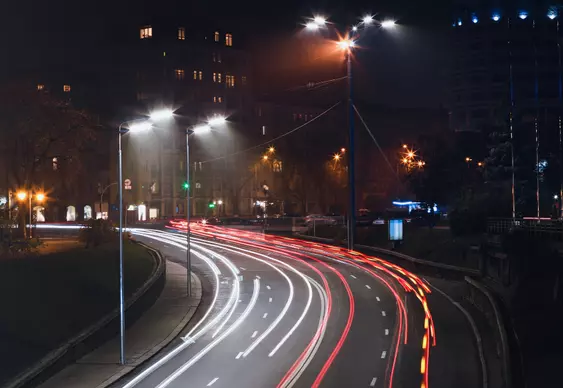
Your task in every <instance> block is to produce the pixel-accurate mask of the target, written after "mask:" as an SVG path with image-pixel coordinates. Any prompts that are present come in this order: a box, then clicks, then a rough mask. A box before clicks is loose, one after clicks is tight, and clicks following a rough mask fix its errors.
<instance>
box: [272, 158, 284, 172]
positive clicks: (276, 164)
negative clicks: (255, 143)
mask: <svg viewBox="0 0 563 388" xmlns="http://www.w3.org/2000/svg"><path fill="white" fill-rule="evenodd" d="M272 167H273V170H274V172H282V162H281V160H274V163H273V166H272Z"/></svg>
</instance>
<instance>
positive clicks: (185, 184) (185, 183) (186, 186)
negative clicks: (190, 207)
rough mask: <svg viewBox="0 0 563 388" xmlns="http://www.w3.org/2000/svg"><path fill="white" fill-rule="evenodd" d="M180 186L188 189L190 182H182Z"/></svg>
mask: <svg viewBox="0 0 563 388" xmlns="http://www.w3.org/2000/svg"><path fill="white" fill-rule="evenodd" d="M182 187H183V188H184V190H188V189H189V188H190V184H189V183H188V182H184V183H183V184H182Z"/></svg>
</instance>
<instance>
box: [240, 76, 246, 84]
mask: <svg viewBox="0 0 563 388" xmlns="http://www.w3.org/2000/svg"><path fill="white" fill-rule="evenodd" d="M240 80H241V81H242V84H243V85H246V76H245V75H243V76H242V77H241V79H240Z"/></svg>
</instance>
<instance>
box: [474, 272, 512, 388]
mask: <svg viewBox="0 0 563 388" xmlns="http://www.w3.org/2000/svg"><path fill="white" fill-rule="evenodd" d="M465 281H466V282H467V284H469V297H468V299H469V302H470V303H471V304H473V305H474V306H475V307H476V308H477V309H479V310H480V311H481V312H482V313H483V314H484V315H485V317H486V318H487V321H488V322H489V325H490V326H491V327H492V328H493V331H494V333H495V335H494V336H495V342H496V352H497V356H498V357H499V358H500V360H501V366H502V380H503V388H512V372H511V363H510V356H511V354H510V348H509V345H508V334H507V331H506V326H505V324H504V319H503V316H502V314H501V312H500V308H499V306H498V303H497V301H496V299H495V297H494V296H493V295H492V293H491V292H490V291H489V290H488V289H487V287H485V286H484V285H483V284H481V283H480V282H478V281H476V280H474V279H472V278H470V277H468V276H466V277H465Z"/></svg>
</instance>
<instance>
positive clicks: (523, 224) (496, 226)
mask: <svg viewBox="0 0 563 388" xmlns="http://www.w3.org/2000/svg"><path fill="white" fill-rule="evenodd" d="M513 230H522V231H526V232H528V233H530V234H533V235H542V236H546V237H556V236H557V237H559V238H563V221H561V220H550V219H543V218H540V219H537V218H527V217H526V218H516V219H514V220H513V219H512V218H489V219H487V232H489V233H490V234H494V235H499V234H500V235H502V234H507V233H509V232H511V231H513Z"/></svg>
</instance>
